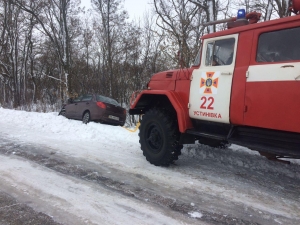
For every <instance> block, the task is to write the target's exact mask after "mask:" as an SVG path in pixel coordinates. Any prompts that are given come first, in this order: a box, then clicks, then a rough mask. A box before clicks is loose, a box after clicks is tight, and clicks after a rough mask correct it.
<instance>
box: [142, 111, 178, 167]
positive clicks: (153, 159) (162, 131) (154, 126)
mask: <svg viewBox="0 0 300 225" xmlns="http://www.w3.org/2000/svg"><path fill="white" fill-rule="evenodd" d="M139 129H140V133H139V136H140V144H141V149H142V151H143V154H144V156H145V157H146V159H147V161H149V162H150V163H151V164H154V165H156V166H169V165H170V163H172V162H173V160H177V159H178V155H179V151H180V150H179V151H178V149H179V147H180V146H181V147H182V145H179V144H178V143H179V131H178V125H177V123H176V119H174V117H173V116H172V115H171V114H170V113H168V111H165V110H161V109H157V108H153V109H150V110H149V111H147V112H146V113H145V115H144V116H143V117H142V120H141V126H140V128H139Z"/></svg>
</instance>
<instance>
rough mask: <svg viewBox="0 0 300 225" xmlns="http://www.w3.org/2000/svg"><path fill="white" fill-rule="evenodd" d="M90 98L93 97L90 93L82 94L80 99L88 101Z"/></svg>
mask: <svg viewBox="0 0 300 225" xmlns="http://www.w3.org/2000/svg"><path fill="white" fill-rule="evenodd" d="M92 98H93V96H92V95H83V96H82V99H81V101H83V102H88V101H91V100H92Z"/></svg>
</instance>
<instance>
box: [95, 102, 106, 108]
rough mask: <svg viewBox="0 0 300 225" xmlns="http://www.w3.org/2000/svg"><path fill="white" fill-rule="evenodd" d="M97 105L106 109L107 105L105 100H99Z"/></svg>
mask: <svg viewBox="0 0 300 225" xmlns="http://www.w3.org/2000/svg"><path fill="white" fill-rule="evenodd" d="M97 106H98V107H100V108H102V109H106V105H105V104H104V103H103V102H97Z"/></svg>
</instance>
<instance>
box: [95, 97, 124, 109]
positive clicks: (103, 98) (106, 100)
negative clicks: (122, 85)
mask: <svg viewBox="0 0 300 225" xmlns="http://www.w3.org/2000/svg"><path fill="white" fill-rule="evenodd" d="M96 99H97V101H100V102H104V103H108V104H112V105H116V106H120V104H119V103H118V102H117V101H116V100H114V99H112V98H109V97H105V96H102V95H97V96H96Z"/></svg>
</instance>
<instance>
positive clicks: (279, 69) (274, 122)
mask: <svg viewBox="0 0 300 225" xmlns="http://www.w3.org/2000/svg"><path fill="white" fill-rule="evenodd" d="M275 29H276V30H274V27H270V28H269V30H266V29H265V30H262V29H260V30H257V31H256V32H255V33H254V48H253V52H252V57H251V58H252V62H251V65H250V66H249V68H248V72H247V82H246V95H245V96H246V97H245V113H244V121H245V125H248V126H257V127H262V128H268V129H276V130H285V131H292V132H300V127H299V124H300V119H299V115H300V104H299V99H300V42H299V40H300V27H291V28H288V27H287V24H282V25H281V26H277V27H276V28H275Z"/></svg>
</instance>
